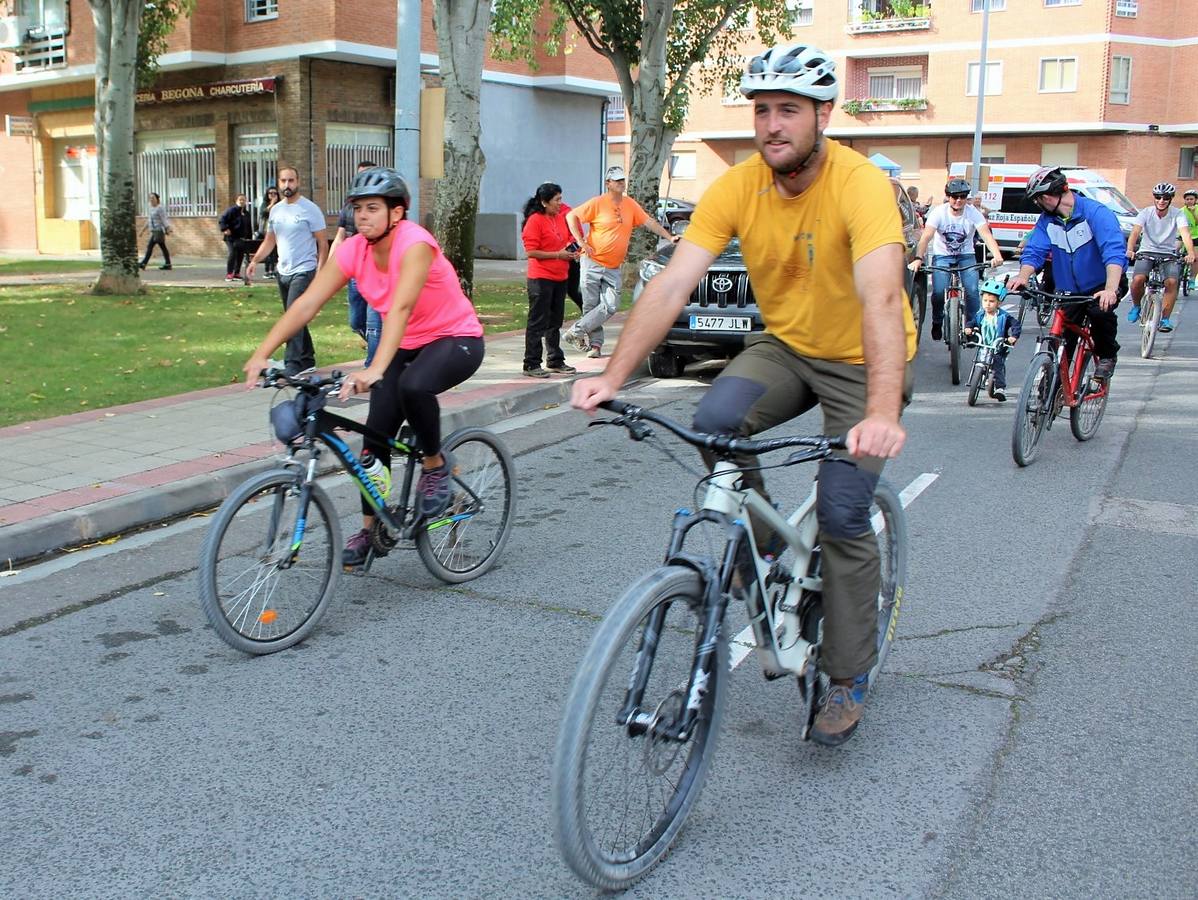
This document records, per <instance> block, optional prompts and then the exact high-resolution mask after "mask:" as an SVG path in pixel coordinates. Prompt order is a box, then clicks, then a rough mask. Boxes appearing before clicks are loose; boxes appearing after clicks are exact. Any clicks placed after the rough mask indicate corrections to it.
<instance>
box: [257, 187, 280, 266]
mask: <svg viewBox="0 0 1198 900" xmlns="http://www.w3.org/2000/svg"><path fill="white" fill-rule="evenodd" d="M279 199H280V198H279V189H278V188H277V187H275V186H274V185H271V186H270V187H268V188H267V189H266V194H265V195H264V196H263V198H262V203H261V205H260V206H259V207H258V231H257V232H256V233H255V234H254V237H256V238H257V239H258V240H259V241H261V240H262V239H263V238H265V237H266V220H267V219H269V218H270V208H271V207H272V206H274V205H275V204H276V203H278V202H279ZM278 263H279V251H278V248H276V249H274V250H271V251H270V256H268V257H266V259H264V260H262V264H263V265H264V266H266V277H267V278H274V277H275V266H276V265H278Z"/></svg>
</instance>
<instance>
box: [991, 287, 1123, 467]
mask: <svg viewBox="0 0 1198 900" xmlns="http://www.w3.org/2000/svg"><path fill="white" fill-rule="evenodd" d="M1022 293H1023V295H1024V297H1025V298H1027V300H1028V301H1029V303H1030V304H1032V305H1034V306H1035V307H1036V311H1037V318H1038V319H1039V321H1040V334H1039V337H1038V339H1037V342H1036V352H1035V353H1034V354H1033V355H1032V360H1031V362H1030V363H1028V368H1027V375H1026V377H1025V378H1024V380H1023V389H1022V390H1021V391H1020V392H1019V403H1018V404H1017V405H1016V407H1015V427H1014V429H1013V430H1012V432H1011V454H1012V456H1014V458H1015V462H1016V463H1017V464H1018V465H1019V466H1029V465H1031V463H1032V461H1033V460H1034V459H1035V458H1036V450H1037V445H1038V444H1039V442H1040V438H1041V436H1042V435H1043V433H1044V431H1045V430H1047V429H1051V428H1052V423H1053V421H1054V420H1055V419H1056V417H1057V416H1058V415H1060V413H1061V411H1062V410H1063V409H1066V408H1068V410H1069V428H1070V430H1071V431H1072V432H1073V436H1074V437H1075V438H1077V440H1079V441H1088V440H1090V438H1092V437H1094V435H1095V434H1097V432H1098V426H1099V424H1100V423H1101V422H1102V417H1103V414H1104V413H1105V412H1106V402H1107V396H1108V394H1109V392H1110V380H1109V379H1105V378H1095V377H1094V367H1095V364H1096V357H1095V355H1094V340H1093V338H1092V337H1091V335H1090V324H1089V321H1085V322H1084V323H1083V324H1081V325H1078V324H1075V323H1074V322H1070V321H1068V320H1067V319H1066V318H1065V307H1067V306H1071V305H1076V304H1081V303H1090V302H1092V301H1093V300H1094V298H1093V297H1091V296H1090V295H1088V294H1050V293H1047V292H1045V291H1039V290H1035V289H1033V288H1029V287H1024V288H1023V290H1022ZM1021 311H1022V310H1021ZM1046 323H1047V324H1046Z"/></svg>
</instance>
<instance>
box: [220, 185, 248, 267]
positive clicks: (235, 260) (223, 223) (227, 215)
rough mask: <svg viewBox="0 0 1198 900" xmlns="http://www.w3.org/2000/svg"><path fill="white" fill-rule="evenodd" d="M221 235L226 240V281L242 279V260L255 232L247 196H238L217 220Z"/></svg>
mask: <svg viewBox="0 0 1198 900" xmlns="http://www.w3.org/2000/svg"><path fill="white" fill-rule="evenodd" d="M217 224H218V225H219V226H220V233H221V235H222V236H223V237H224V239H225V247H226V249H227V254H226V256H225V281H237V280H238V279H240V278H241V260H242V257H244V256H245V242H246V241H248V240H249V239H250V235H251V234H253V232H254V223H253V220H252V219H251V218H250V210H249V206H248V204H247V203H246V199H245V194H238V195H237V197H236V198H235V199H234V200H233V205H232V206H230V207H229V208H228V209H226V210H225V211H224V212H223V213H221V214H220V218H219V219H218V220H217Z"/></svg>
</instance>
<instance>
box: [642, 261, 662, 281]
mask: <svg viewBox="0 0 1198 900" xmlns="http://www.w3.org/2000/svg"><path fill="white" fill-rule="evenodd" d="M664 268H665V265H664V264H663V263H659V262H658V261H657V260H655V259H646V260H645V261H644V262H642V263H641V281H644V282H648V281H649V279H650V278H652V277H653V276H654V275H656V274H657V273H658V272H660V271H661V270H662V269H664Z"/></svg>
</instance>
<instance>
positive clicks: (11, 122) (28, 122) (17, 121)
mask: <svg viewBox="0 0 1198 900" xmlns="http://www.w3.org/2000/svg"><path fill="white" fill-rule="evenodd" d="M4 133H5V134H7V135H8V136H9V137H33V116H8V115H6V116H5V117H4Z"/></svg>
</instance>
